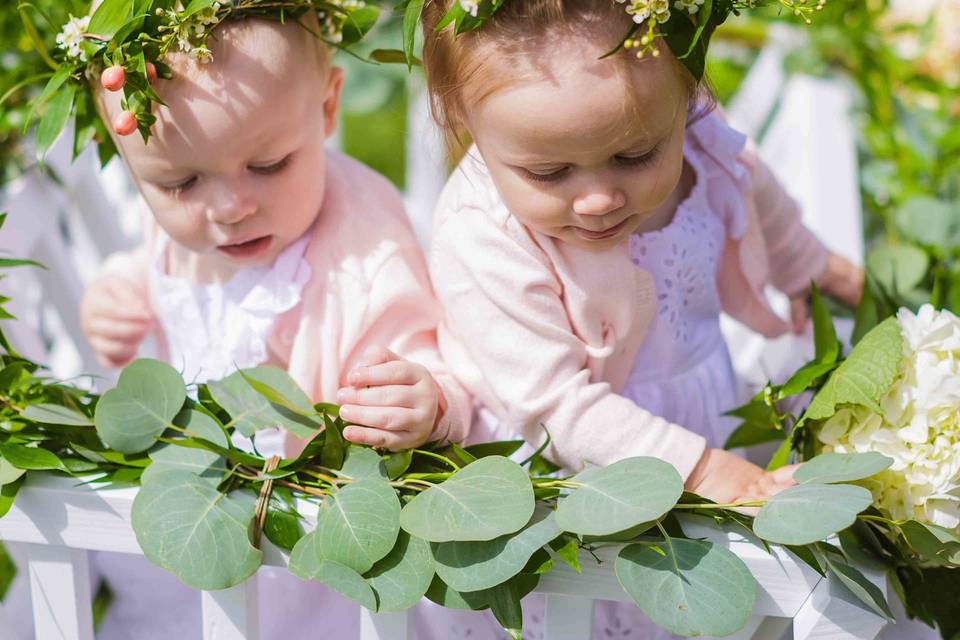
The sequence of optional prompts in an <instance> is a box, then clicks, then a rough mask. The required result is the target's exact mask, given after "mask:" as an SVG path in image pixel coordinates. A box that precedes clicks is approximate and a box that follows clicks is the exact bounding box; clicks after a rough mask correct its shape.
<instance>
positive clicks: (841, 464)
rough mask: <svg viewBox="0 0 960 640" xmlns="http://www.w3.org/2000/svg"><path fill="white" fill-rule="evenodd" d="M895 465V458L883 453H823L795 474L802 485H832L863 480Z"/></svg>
mask: <svg viewBox="0 0 960 640" xmlns="http://www.w3.org/2000/svg"><path fill="white" fill-rule="evenodd" d="M891 464H893V458H888V457H887V456H885V455H883V454H882V453H877V452H875V451H871V452H869V453H821V454H820V455H818V456H817V457H815V458H813V459H811V460H810V461H809V462H805V463H804V464H803V465H802V466H801V467H800V468H799V469H797V471H796V472H795V473H794V474H793V479H794V480H796V481H797V482H799V483H800V484H814V483H817V484H830V483H834V482H852V481H854V480H863V479H864V478H869V477H870V476H872V475H875V474H878V473H880V472H881V471H883V470H884V469H886V468H888V467H889V466H890V465H891Z"/></svg>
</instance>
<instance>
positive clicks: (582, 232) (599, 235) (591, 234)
mask: <svg viewBox="0 0 960 640" xmlns="http://www.w3.org/2000/svg"><path fill="white" fill-rule="evenodd" d="M629 219H630V218H624V219H623V220H621V221H620V222H618V223H617V224H615V225H613V226H612V227H610V228H609V229H605V230H603V231H591V230H590V229H584V228H583V227H573V231H574V233H576V234H577V235H578V236H580V237H581V238H583V239H584V240H607V239H609V238H612V237H614V236H615V235H617V234H619V233H620V232H621V231H622V230H623V228H624V227H626V226H627V221H628V220H629Z"/></svg>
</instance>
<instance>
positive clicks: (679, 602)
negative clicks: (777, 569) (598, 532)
mask: <svg viewBox="0 0 960 640" xmlns="http://www.w3.org/2000/svg"><path fill="white" fill-rule="evenodd" d="M658 549H659V551H658V550H657V549H653V548H652V547H651V545H646V544H633V545H629V546H627V547H624V548H623V550H622V551H621V552H620V555H618V556H617V560H616V562H615V564H614V569H615V570H616V574H617V580H619V581H620V585H621V586H622V587H623V588H624V590H625V591H626V592H627V593H628V594H630V597H631V598H633V601H634V602H635V603H636V604H637V606H638V607H640V609H641V610H642V611H643V612H644V613H645V614H647V615H648V616H650V619H651V620H653V621H654V622H655V623H657V624H658V625H660V626H661V627H663V628H664V629H667V630H668V631H672V632H673V633H676V634H678V635H682V636H699V635H704V636H726V635H730V634H731V633H734V632H735V631H737V630H738V629H740V628H741V627H743V625H744V624H746V622H747V619H748V618H749V617H750V614H751V612H752V610H753V601H754V598H755V597H756V592H757V583H756V581H755V580H754V579H753V576H752V575H751V574H750V571H749V569H747V567H746V565H745V564H744V563H743V561H742V560H741V559H740V558H738V557H737V556H736V555H734V554H733V553H732V552H731V551H729V550H728V549H725V548H723V547H719V546H717V545H715V544H713V543H711V542H704V541H701V540H686V539H683V538H669V537H668V538H667V539H666V540H665V541H664V542H663V543H660V544H659V545H658Z"/></svg>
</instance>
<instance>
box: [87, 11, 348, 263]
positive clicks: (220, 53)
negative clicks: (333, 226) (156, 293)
mask: <svg viewBox="0 0 960 640" xmlns="http://www.w3.org/2000/svg"><path fill="white" fill-rule="evenodd" d="M243 27H244V29H245V31H247V32H255V33H253V34H249V33H248V34H246V35H244V34H241V35H240V36H237V37H231V36H232V35H233V34H231V33H230V32H229V29H230V26H229V25H228V26H226V27H224V29H226V30H227V32H226V36H225V37H221V38H220V39H219V40H218V41H217V42H216V43H214V44H213V52H214V61H213V62H212V63H210V64H208V65H203V66H200V65H197V64H196V63H193V62H191V61H187V60H185V59H184V57H182V56H181V57H180V59H176V60H173V61H172V62H173V66H174V79H173V80H170V81H161V82H160V83H159V84H158V86H157V90H158V93H159V94H160V96H161V97H162V98H163V100H164V101H165V102H166V105H167V106H165V107H164V106H161V107H158V108H157V111H156V115H157V117H158V122H157V124H156V125H154V127H153V135H152V136H151V138H150V141H149V143H148V144H144V142H143V140H142V138H140V137H139V136H138V135H132V136H127V137H123V138H120V139H119V140H118V146H119V148H120V151H121V153H122V155H123V158H124V160H125V162H126V163H127V166H128V167H129V169H130V171H131V173H132V175H133V178H134V181H135V182H136V184H137V186H138V187H139V189H140V191H141V193H142V194H143V196H144V198H145V200H146V201H147V203H148V204H149V206H150V208H151V210H152V211H153V214H154V216H155V218H156V220H157V222H158V223H159V225H160V226H161V227H162V228H163V229H164V231H165V232H166V233H167V234H168V235H169V236H170V237H171V239H172V240H173V241H174V243H175V245H174V247H173V248H172V250H173V251H178V252H181V253H180V255H182V256H184V257H186V258H189V259H187V260H185V262H186V263H189V264H190V265H191V266H190V267H188V269H189V270H190V271H191V273H184V274H179V275H184V276H190V277H195V278H200V279H202V277H201V276H202V275H203V274H204V273H206V274H211V275H210V277H212V278H214V279H217V278H219V277H227V276H229V275H230V274H231V273H232V272H233V271H234V270H235V269H236V268H239V267H241V266H245V265H253V264H268V263H270V262H272V261H273V260H274V258H276V256H277V255H278V254H279V253H280V251H282V250H283V249H284V248H285V247H286V246H288V245H289V244H290V243H292V242H294V241H295V240H296V239H297V238H299V237H300V236H301V235H302V234H303V233H304V232H305V231H306V230H307V229H308V228H309V227H310V225H311V224H312V222H313V221H314V220H315V219H316V217H317V216H318V214H319V213H320V210H321V206H322V203H323V197H324V191H325V189H324V187H325V168H326V158H325V150H324V142H325V140H326V138H327V136H328V135H329V134H330V133H332V131H333V126H334V122H335V120H336V107H337V101H338V98H339V89H340V83H341V73H340V70H339V69H333V70H328V69H327V68H326V66H325V65H323V64H321V63H320V59H319V58H318V57H315V56H311V55H309V53H310V52H312V51H313V46H314V45H313V43H310V42H309V41H306V40H305V39H304V36H303V34H301V33H299V32H298V31H296V29H298V28H297V27H295V26H289V27H285V26H280V25H273V24H270V23H266V22H254V23H252V24H251V23H245V24H244V25H243ZM291 30H294V31H291ZM307 37H309V36H307ZM303 43H306V45H304V44H303ZM104 101H105V103H106V104H105V106H106V109H107V112H108V115H109V114H112V113H115V112H116V111H118V110H119V98H118V97H117V96H116V95H115V94H108V95H106V96H104ZM175 262H176V261H175Z"/></svg>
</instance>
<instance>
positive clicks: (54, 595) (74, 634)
mask: <svg viewBox="0 0 960 640" xmlns="http://www.w3.org/2000/svg"><path fill="white" fill-rule="evenodd" d="M26 549H27V554H26V555H27V571H28V572H29V574H30V595H31V600H32V605H33V626H34V630H35V634H36V637H37V638H38V639H39V640H93V607H92V600H91V598H90V566H89V564H88V563H87V552H86V550H83V549H71V548H69V547H60V546H48V545H40V544H31V545H27V546H26Z"/></svg>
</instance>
